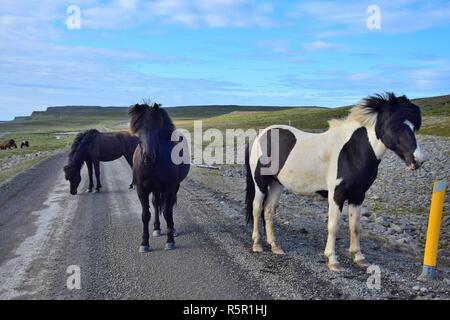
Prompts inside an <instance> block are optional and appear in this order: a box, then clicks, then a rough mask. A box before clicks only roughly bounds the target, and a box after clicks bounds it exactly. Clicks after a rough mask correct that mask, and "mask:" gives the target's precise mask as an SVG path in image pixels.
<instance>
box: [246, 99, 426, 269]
mask: <svg viewBox="0 0 450 320" xmlns="http://www.w3.org/2000/svg"><path fill="white" fill-rule="evenodd" d="M420 126H421V112H420V109H419V107H417V106H416V105H414V104H412V103H411V102H410V101H409V100H408V98H406V97H405V96H401V97H396V96H395V95H394V94H393V93H386V94H384V95H375V96H369V97H368V98H366V99H364V100H363V101H362V102H361V103H360V104H359V105H358V106H356V107H354V108H353V109H351V111H350V114H349V116H348V117H347V118H345V119H341V120H331V121H330V128H329V130H328V131H326V132H324V133H320V134H312V133H306V132H303V131H300V130H297V129H295V128H293V127H289V126H282V125H276V126H271V127H269V128H267V129H265V130H264V131H263V132H262V133H261V134H260V135H259V136H258V138H257V139H256V140H255V142H254V143H253V145H252V148H251V152H250V154H248V150H247V159H246V166H247V194H246V206H247V221H248V222H251V221H253V235H252V239H253V251H254V252H261V251H262V250H263V249H262V246H261V242H260V234H259V220H260V217H261V213H262V212H263V213H264V217H263V219H264V220H263V222H265V224H266V233H267V242H268V243H269V244H270V245H271V247H272V252H273V253H274V254H283V253H284V252H283V250H282V248H281V247H280V246H279V245H278V243H277V241H276V239H275V235H274V230H273V223H272V216H273V213H274V212H275V208H276V205H277V202H278V200H279V198H280V195H281V193H282V191H283V187H286V188H288V189H290V190H292V191H293V192H296V193H299V194H300V193H315V192H316V193H319V194H321V195H323V196H326V197H328V203H329V210H328V240H327V245H326V248H325V252H324V253H325V256H326V257H327V258H328V267H329V269H331V270H333V271H340V270H341V268H340V265H339V262H338V259H337V257H336V252H335V241H336V232H337V230H338V222H339V216H340V214H341V212H342V208H343V206H344V203H345V202H346V201H348V204H349V209H348V212H349V227H350V235H351V237H350V238H351V239H350V254H351V257H352V259H353V261H354V263H356V264H357V265H359V266H360V267H367V266H368V263H367V261H366V259H365V257H364V255H363V254H362V253H361V248H360V213H361V205H362V203H363V201H364V198H365V194H366V191H367V190H368V189H369V188H370V186H371V185H372V183H373V182H374V181H375V178H376V177H377V173H378V165H379V164H380V161H381V158H382V157H383V155H384V153H385V151H386V150H387V149H390V150H392V151H394V152H395V153H396V154H397V155H398V156H399V157H400V158H401V159H402V160H403V161H404V162H405V163H406V165H407V167H408V168H409V169H411V170H415V169H418V168H419V167H420V166H421V164H422V163H423V161H424V158H423V155H422V152H421V150H420V147H419V145H418V143H417V140H416V137H415V131H417V130H419V128H420ZM273 136H277V138H278V139H273ZM273 140H275V141H273ZM273 163H276V165H275V166H272V164H273ZM270 166H272V167H271V168H270Z"/></svg>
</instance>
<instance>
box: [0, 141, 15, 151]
mask: <svg viewBox="0 0 450 320" xmlns="http://www.w3.org/2000/svg"><path fill="white" fill-rule="evenodd" d="M12 148H14V149H17V144H16V142H15V141H14V140H13V139H11V140H9V141H8V142H7V143H5V144H0V150H6V149H12Z"/></svg>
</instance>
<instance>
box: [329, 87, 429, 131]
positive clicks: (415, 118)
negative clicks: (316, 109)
mask: <svg viewBox="0 0 450 320" xmlns="http://www.w3.org/2000/svg"><path fill="white" fill-rule="evenodd" d="M386 116H390V117H395V119H394V120H396V119H397V120H399V121H401V122H403V121H405V120H408V121H410V122H411V123H412V124H413V125H414V129H415V130H419V129H420V127H421V125H422V122H421V113H420V108H419V107H417V106H416V105H414V104H413V103H411V101H410V100H409V99H408V98H407V97H406V96H405V95H403V96H396V95H395V94H394V93H392V92H386V93H384V94H375V95H372V96H368V97H367V98H365V99H363V100H362V101H361V102H360V103H359V104H358V105H357V106H356V107H353V108H352V109H351V110H350V114H349V115H348V117H347V118H345V119H338V120H331V121H330V127H335V126H338V125H339V124H341V123H343V122H345V121H347V120H356V121H358V122H360V123H362V124H363V125H375V123H376V122H377V121H378V120H380V121H382V120H384V118H385V117H386ZM391 121H392V119H391Z"/></svg>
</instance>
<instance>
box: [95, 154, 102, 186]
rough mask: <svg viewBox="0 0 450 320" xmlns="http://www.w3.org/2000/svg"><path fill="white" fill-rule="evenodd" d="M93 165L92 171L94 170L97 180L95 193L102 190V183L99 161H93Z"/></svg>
mask: <svg viewBox="0 0 450 320" xmlns="http://www.w3.org/2000/svg"><path fill="white" fill-rule="evenodd" d="M93 163H94V170H95V178H96V179H97V187H96V188H95V190H96V191H97V192H99V191H100V189H101V188H102V183H101V181H100V161H99V160H93Z"/></svg>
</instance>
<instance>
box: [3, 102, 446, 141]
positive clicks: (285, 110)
mask: <svg viewBox="0 0 450 320" xmlns="http://www.w3.org/2000/svg"><path fill="white" fill-rule="evenodd" d="M413 102H414V103H416V104H417V105H419V106H420V107H421V108H422V114H423V118H424V121H423V122H424V125H423V129H422V130H421V132H422V133H425V134H436V135H441V136H450V95H445V96H438V97H427V98H420V99H414V100H413ZM350 107H351V106H347V107H339V108H322V107H274V106H265V107H264V106H239V105H222V106H221V105H207V106H181V107H171V108H167V110H168V112H169V114H170V115H171V117H172V118H173V119H174V121H175V122H176V123H177V126H179V127H183V128H187V129H191V128H192V127H193V120H196V119H202V120H204V121H203V124H204V127H215V128H219V129H225V128H227V127H232V128H242V129H245V128H250V127H252V128H261V127H265V126H268V125H271V124H275V123H277V124H281V123H282V124H289V123H290V124H291V125H293V126H295V127H297V128H301V129H305V130H308V129H310V130H312V131H316V130H323V129H325V128H327V121H328V120H330V119H333V118H339V117H343V116H345V115H346V114H347V112H348V110H349V108H350ZM127 111H128V108H127V107H99V106H61V107H49V108H47V110H46V111H36V112H33V114H32V115H31V116H29V117H18V118H16V120H14V121H11V122H6V123H0V131H3V132H61V131H80V130H84V129H87V128H92V127H95V128H113V129H117V128H126V127H127V124H128V115H127Z"/></svg>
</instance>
